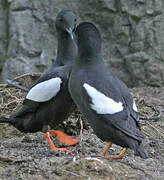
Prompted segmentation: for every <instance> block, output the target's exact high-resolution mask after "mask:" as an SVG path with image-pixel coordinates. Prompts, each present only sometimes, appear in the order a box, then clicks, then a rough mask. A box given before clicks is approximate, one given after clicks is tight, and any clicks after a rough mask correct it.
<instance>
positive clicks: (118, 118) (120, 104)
mask: <svg viewBox="0 0 164 180" xmlns="http://www.w3.org/2000/svg"><path fill="white" fill-rule="evenodd" d="M102 84H103V83H101V86H100V85H98V84H95V86H96V87H99V88H98V89H96V88H95V87H93V86H91V85H90V84H88V83H84V84H83V88H84V89H85V91H86V93H87V94H88V96H89V97H90V100H89V101H88V103H90V107H91V109H92V110H93V111H95V113H96V114H97V115H98V116H99V117H100V118H101V117H102V121H103V122H104V125H106V126H108V125H109V124H112V125H113V126H114V127H115V128H117V129H119V130H120V131H122V132H124V133H125V134H127V135H129V136H131V137H133V138H135V139H138V140H141V139H143V134H142V133H141V131H140V130H139V128H138V127H137V125H136V122H135V119H134V118H133V117H132V116H131V112H130V110H129V108H128V106H127V105H126V103H125V102H124V99H123V97H122V96H121V94H120V93H119V91H118V92H116V91H117V89H113V91H111V92H110V93H109V89H105V87H108V85H107V86H105V85H102ZM100 89H102V91H103V92H102V91H101V90H100ZM114 90H115V91H114ZM104 92H106V93H104Z"/></svg>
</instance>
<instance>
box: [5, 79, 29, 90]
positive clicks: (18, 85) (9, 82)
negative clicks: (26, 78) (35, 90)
mask: <svg viewBox="0 0 164 180" xmlns="http://www.w3.org/2000/svg"><path fill="white" fill-rule="evenodd" d="M7 83H8V84H9V85H11V86H14V87H16V88H19V89H22V90H24V91H26V92H28V91H29V89H28V88H27V87H25V86H22V85H20V84H19V83H18V82H16V81H12V80H9V79H8V80H7Z"/></svg>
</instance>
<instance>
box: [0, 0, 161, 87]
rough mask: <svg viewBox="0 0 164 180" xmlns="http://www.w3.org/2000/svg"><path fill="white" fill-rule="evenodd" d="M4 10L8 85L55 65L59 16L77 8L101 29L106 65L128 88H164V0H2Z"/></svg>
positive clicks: (1, 50)
mask: <svg viewBox="0 0 164 180" xmlns="http://www.w3.org/2000/svg"><path fill="white" fill-rule="evenodd" d="M5 2H6V3H5ZM0 9H2V11H0V17H1V19H0V27H2V28H1V31H0V39H1V42H0V62H1V63H0V68H1V69H2V72H1V79H2V80H3V81H5V79H7V78H13V77H15V76H17V75H20V74H22V73H26V72H38V71H45V70H46V69H47V68H48V67H49V66H51V64H52V62H53V60H54V59H55V55H56V45H57V42H56V30H55V26H54V20H55V18H56V14H57V13H58V12H59V11H60V10H61V9H72V10H74V11H75V12H76V14H77V16H78V19H79V22H81V21H91V22H93V23H95V24H96V25H97V27H98V28H99V30H100V31H101V33H102V39H103V55H104V60H105V62H106V63H107V64H108V65H109V67H111V68H112V70H113V71H114V73H115V74H117V75H118V76H119V78H121V79H122V80H123V81H124V82H125V83H127V84H128V85H129V86H131V87H134V86H142V85H152V86H163V85H164V50H163V49H164V1H163V0H88V1H80V0H70V1H67V0H46V1H43V0H12V1H11V0H10V1H8V3H7V1H5V0H2V1H1V3H0ZM4 61H5V62H4ZM3 62H4V63H3Z"/></svg>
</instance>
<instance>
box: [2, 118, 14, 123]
mask: <svg viewBox="0 0 164 180" xmlns="http://www.w3.org/2000/svg"><path fill="white" fill-rule="evenodd" d="M0 123H8V124H12V119H11V118H6V117H0Z"/></svg>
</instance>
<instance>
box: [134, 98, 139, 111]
mask: <svg viewBox="0 0 164 180" xmlns="http://www.w3.org/2000/svg"><path fill="white" fill-rule="evenodd" d="M133 110H134V111H136V112H138V109H137V106H136V103H135V100H133Z"/></svg>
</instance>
